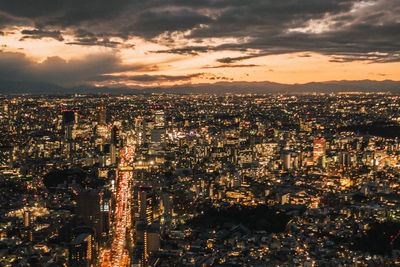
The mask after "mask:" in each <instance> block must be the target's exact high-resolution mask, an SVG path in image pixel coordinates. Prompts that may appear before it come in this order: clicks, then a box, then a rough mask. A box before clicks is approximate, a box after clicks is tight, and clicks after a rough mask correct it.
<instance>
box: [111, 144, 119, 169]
mask: <svg viewBox="0 0 400 267" xmlns="http://www.w3.org/2000/svg"><path fill="white" fill-rule="evenodd" d="M118 154H119V153H118V149H117V147H116V145H115V144H111V145H110V158H111V165H116V164H117V163H118Z"/></svg>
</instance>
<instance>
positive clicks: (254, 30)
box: [0, 0, 400, 87]
mask: <svg viewBox="0 0 400 267" xmlns="http://www.w3.org/2000/svg"><path fill="white" fill-rule="evenodd" d="M399 9H400V3H398V2H397V1H393V0H377V1H341V0H336V1H279V2H274V1H250V2H246V3H244V2H240V1H233V2H232V1H225V0H221V1H202V2H201V3H199V2H197V1H177V0H175V1H162V2H160V1H146V3H143V2H141V1H125V0H118V1H115V2H113V4H112V5H110V4H109V3H108V2H107V1H84V2H81V1H68V2H60V3H58V2H57V1H56V2H49V1H36V2H35V4H34V5H33V4H32V3H31V1H28V0H26V1H19V2H18V3H17V2H14V1H11V0H6V1H2V3H1V4H0V14H1V19H0V43H1V51H0V81H22V82H44V83H50V84H55V85H59V86H64V87H70V86H77V85H90V86H109V87H110V86H111V87H121V86H128V87H138V86H141V87H154V86H173V85H183V84H209V83H210V84H211V83H215V82H241V81H245V82H262V81H270V82H277V83H283V84H296V83H308V82H323V81H332V80H365V79H369V80H376V81H383V80H399V77H400V64H399V62H398V61H399V59H400V50H399V41H400V40H399V37H398V35H397V34H396V32H397V29H398V28H399V24H400V22H399V19H400V18H399V14H400V12H399Z"/></svg>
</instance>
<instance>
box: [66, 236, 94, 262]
mask: <svg viewBox="0 0 400 267" xmlns="http://www.w3.org/2000/svg"><path fill="white" fill-rule="evenodd" d="M92 259H93V258H92V235H91V234H89V233H84V234H80V235H79V236H77V237H76V238H75V239H74V240H73V241H72V243H71V245H70V248H69V261H70V266H73V267H81V266H82V267H88V266H91V265H92Z"/></svg>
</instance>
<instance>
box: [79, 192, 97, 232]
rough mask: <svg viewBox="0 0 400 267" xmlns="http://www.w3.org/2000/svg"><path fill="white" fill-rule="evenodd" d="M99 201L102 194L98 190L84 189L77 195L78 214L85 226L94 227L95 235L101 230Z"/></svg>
mask: <svg viewBox="0 0 400 267" xmlns="http://www.w3.org/2000/svg"><path fill="white" fill-rule="evenodd" d="M101 203H102V195H101V193H100V192H99V191H98V190H94V189H93V190H88V191H84V192H81V193H79V195H78V197H77V206H78V214H79V215H80V216H82V218H83V222H84V223H85V224H86V225H87V226H90V227H93V228H94V230H95V234H96V236H99V235H100V234H101V233H102V231H103V220H102V214H101V210H100V208H101Z"/></svg>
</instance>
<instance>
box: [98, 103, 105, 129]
mask: <svg viewBox="0 0 400 267" xmlns="http://www.w3.org/2000/svg"><path fill="white" fill-rule="evenodd" d="M97 113H98V119H99V124H100V125H106V124H107V109H106V107H105V106H103V105H102V106H99V107H97Z"/></svg>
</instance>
